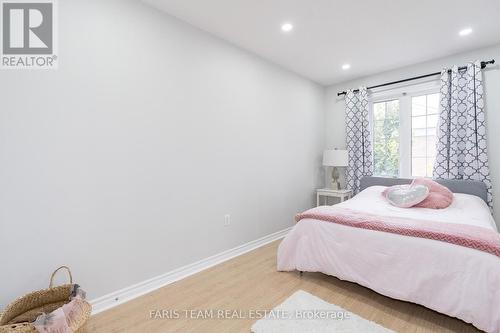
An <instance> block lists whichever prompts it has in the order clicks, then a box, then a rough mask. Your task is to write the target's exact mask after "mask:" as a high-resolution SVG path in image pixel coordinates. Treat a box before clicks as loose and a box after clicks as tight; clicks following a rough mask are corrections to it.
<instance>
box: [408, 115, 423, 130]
mask: <svg viewBox="0 0 500 333" xmlns="http://www.w3.org/2000/svg"><path fill="white" fill-rule="evenodd" d="M426 118H427V116H421V117H412V119H411V127H412V128H426V127H427V125H426Z"/></svg>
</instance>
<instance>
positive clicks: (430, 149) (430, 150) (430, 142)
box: [426, 135, 436, 157]
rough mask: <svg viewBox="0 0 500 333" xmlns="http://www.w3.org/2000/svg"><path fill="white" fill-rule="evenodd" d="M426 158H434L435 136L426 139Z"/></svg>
mask: <svg viewBox="0 0 500 333" xmlns="http://www.w3.org/2000/svg"><path fill="white" fill-rule="evenodd" d="M426 156H427V157H434V156H436V136H435V135H429V136H428V137H427V154H426Z"/></svg>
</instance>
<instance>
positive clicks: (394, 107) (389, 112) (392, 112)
mask: <svg viewBox="0 0 500 333" xmlns="http://www.w3.org/2000/svg"><path fill="white" fill-rule="evenodd" d="M385 116H386V117H387V118H391V119H399V101H398V100H395V101H390V102H387V108H386V110H385Z"/></svg>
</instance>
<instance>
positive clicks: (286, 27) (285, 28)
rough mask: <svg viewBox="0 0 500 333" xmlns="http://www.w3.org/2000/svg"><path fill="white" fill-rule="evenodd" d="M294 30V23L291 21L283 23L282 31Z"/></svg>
mask: <svg viewBox="0 0 500 333" xmlns="http://www.w3.org/2000/svg"><path fill="white" fill-rule="evenodd" d="M292 30H293V24H291V23H283V24H282V25H281V31H284V32H290V31H292Z"/></svg>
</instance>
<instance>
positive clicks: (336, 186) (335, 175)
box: [331, 167, 341, 190]
mask: <svg viewBox="0 0 500 333" xmlns="http://www.w3.org/2000/svg"><path fill="white" fill-rule="evenodd" d="M339 176H340V175H339V170H338V169H337V167H333V170H332V185H331V187H332V190H340V189H341V188H340V182H339Z"/></svg>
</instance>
